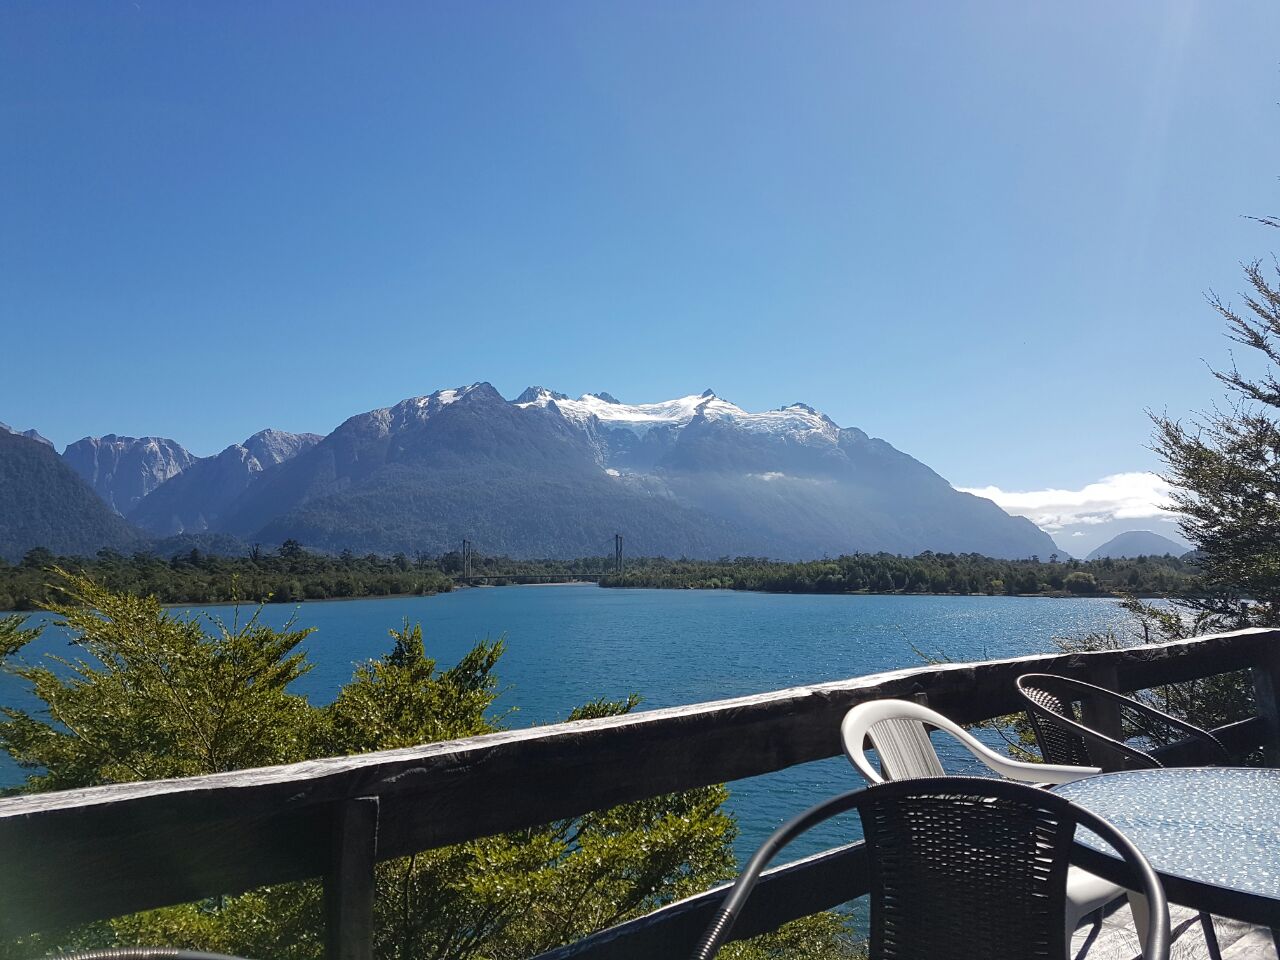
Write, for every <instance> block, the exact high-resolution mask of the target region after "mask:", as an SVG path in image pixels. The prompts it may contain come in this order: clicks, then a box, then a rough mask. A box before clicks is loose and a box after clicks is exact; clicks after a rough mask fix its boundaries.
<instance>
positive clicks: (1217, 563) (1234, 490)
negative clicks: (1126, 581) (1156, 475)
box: [1153, 221, 1280, 626]
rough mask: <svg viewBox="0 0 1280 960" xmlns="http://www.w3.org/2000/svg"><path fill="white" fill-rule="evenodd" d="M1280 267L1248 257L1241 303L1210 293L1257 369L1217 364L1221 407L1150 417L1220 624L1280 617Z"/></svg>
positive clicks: (1264, 622) (1207, 602) (1204, 605)
mask: <svg viewBox="0 0 1280 960" xmlns="http://www.w3.org/2000/svg"><path fill="white" fill-rule="evenodd" d="M1264 222H1267V223H1268V224H1269V225H1270V226H1280V223H1276V222H1274V221H1264ZM1275 273H1276V270H1275V268H1274V267H1273V268H1272V269H1271V270H1267V269H1264V268H1263V266H1262V263H1261V262H1259V261H1255V262H1254V263H1251V264H1249V265H1248V266H1246V268H1245V276H1246V278H1247V280H1248V283H1249V288H1250V289H1249V292H1248V293H1247V294H1246V295H1245V296H1244V307H1243V308H1240V309H1237V308H1235V307H1233V306H1231V305H1230V304H1228V303H1226V302H1224V301H1223V300H1221V299H1220V298H1217V297H1213V298H1211V301H1210V302H1211V304H1212V306H1213V308H1214V310H1215V311H1216V312H1217V314H1218V315H1219V316H1220V317H1221V318H1222V319H1224V320H1225V321H1226V323H1227V333H1228V336H1229V337H1230V339H1232V340H1233V341H1235V342H1236V343H1238V344H1241V345H1243V346H1245V347H1248V348H1249V350H1250V351H1252V353H1251V354H1250V355H1249V360H1250V361H1255V362H1259V361H1260V363H1258V366H1260V367H1261V368H1262V370H1261V372H1246V370H1249V369H1255V368H1254V367H1253V364H1252V363H1250V364H1247V365H1246V366H1245V367H1242V366H1241V365H1239V364H1237V363H1235V362H1233V363H1232V365H1231V367H1230V369H1228V370H1218V371H1215V372H1214V376H1216V377H1217V378H1218V380H1219V381H1220V382H1221V383H1222V384H1223V385H1224V386H1225V387H1226V388H1227V394H1228V396H1227V402H1226V404H1225V405H1224V406H1222V407H1219V408H1215V409H1214V410H1212V411H1210V412H1208V413H1203V414H1201V415H1199V416H1197V417H1195V418H1194V419H1193V420H1192V421H1191V422H1189V423H1188V424H1183V423H1182V422H1180V421H1178V420H1174V419H1171V418H1169V417H1166V416H1154V417H1153V419H1154V421H1155V425H1156V439H1155V449H1156V450H1157V452H1159V454H1160V455H1161V456H1162V457H1163V459H1164V461H1165V464H1166V478H1167V479H1168V480H1169V482H1170V483H1171V484H1173V487H1174V491H1173V495H1172V498H1173V502H1174V505H1175V507H1176V508H1177V510H1178V512H1179V513H1180V514H1181V523H1180V525H1181V528H1182V533H1183V535H1184V536H1185V537H1187V539H1188V540H1190V541H1191V543H1192V544H1193V545H1194V546H1195V547H1196V549H1197V551H1199V563H1200V566H1201V568H1202V570H1203V579H1204V582H1205V584H1206V586H1207V587H1208V588H1209V589H1210V591H1211V595H1210V596H1209V597H1207V598H1205V599H1204V600H1202V601H1200V602H1199V603H1197V604H1196V607H1197V608H1198V609H1202V610H1208V611H1210V612H1211V613H1213V614H1214V615H1215V616H1216V618H1217V621H1218V623H1220V624H1221V625H1224V626H1225V625H1239V626H1247V625H1254V626H1276V625H1278V624H1280V381H1277V379H1276V364H1277V363H1280V286H1278V285H1277V284H1276V282H1275V281H1274V280H1273V279H1271V278H1270V276H1269V275H1270V274H1275ZM1243 598H1248V599H1243Z"/></svg>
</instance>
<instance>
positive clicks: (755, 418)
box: [515, 387, 840, 444]
mask: <svg viewBox="0 0 1280 960" xmlns="http://www.w3.org/2000/svg"><path fill="white" fill-rule="evenodd" d="M515 402H516V405H517V406H519V407H522V408H528V407H543V408H546V409H551V410H555V411H558V412H559V413H560V414H561V416H563V417H564V418H565V419H566V420H568V421H570V422H571V423H574V424H576V425H577V426H580V427H583V428H587V429H592V428H600V429H605V430H626V431H628V432H630V433H632V434H634V435H635V436H637V437H644V436H645V435H646V434H647V433H649V432H650V431H651V430H653V429H654V428H656V427H671V428H675V429H680V428H683V427H686V426H688V425H689V424H690V423H692V422H693V421H694V420H695V419H699V418H701V419H703V420H706V421H712V422H721V423H724V424H727V425H729V426H732V427H735V428H737V429H739V430H742V431H744V432H746V433H759V434H768V435H773V436H780V435H784V434H785V435H788V436H791V437H793V438H795V439H797V440H799V441H801V442H826V443H831V444H836V443H839V441H840V428H839V427H838V426H836V424H835V423H833V422H832V421H831V420H830V419H829V418H828V417H826V416H824V415H823V414H820V413H818V412H817V411H816V410H814V409H813V408H812V407H810V406H807V405H806V404H803V403H793V404H791V405H790V406H787V407H779V408H778V409H777V410H767V411H764V412H762V413H749V412H747V411H746V410H743V409H742V408H741V407H739V406H738V405H737V404H734V403H730V402H729V401H728V400H723V399H721V398H720V397H718V396H716V394H715V393H714V392H713V391H711V390H706V391H703V392H702V393H700V394H690V395H689V396H687V397H678V398H676V399H675V400H664V401H661V402H659V403H634V404H632V403H620V402H618V401H617V400H615V399H613V397H611V396H609V395H608V394H592V393H587V394H583V395H582V396H581V397H579V398H578V399H577V400H571V399H569V398H568V397H566V396H565V395H564V394H558V393H554V392H553V391H550V390H547V389H545V388H544V387H530V388H529V389H528V390H526V391H525V392H524V393H522V394H521V395H520V397H519V398H517V400H516V401H515Z"/></svg>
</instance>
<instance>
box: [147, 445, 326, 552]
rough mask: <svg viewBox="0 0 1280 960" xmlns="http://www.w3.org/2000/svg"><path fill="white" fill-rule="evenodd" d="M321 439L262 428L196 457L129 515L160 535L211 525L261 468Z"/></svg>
mask: <svg viewBox="0 0 1280 960" xmlns="http://www.w3.org/2000/svg"><path fill="white" fill-rule="evenodd" d="M322 439H323V438H322V437H320V436H318V435H317V434H314V433H285V432H284V431H282V430H262V431H260V432H259V433H255V434H254V435H253V436H252V437H250V438H249V439H248V440H246V441H245V442H244V443H233V444H232V445H231V446H229V447H227V449H225V450H223V451H222V452H221V453H219V454H217V455H216V456H212V457H204V458H202V459H199V460H196V461H195V462H194V463H192V464H191V465H190V466H188V467H187V468H186V469H185V470H184V471H183V472H182V473H181V474H180V475H178V476H175V477H173V478H172V479H171V480H169V481H168V482H166V483H165V484H164V485H162V486H160V487H159V488H157V489H156V490H155V491H154V492H152V493H151V494H150V495H148V496H147V497H145V498H144V499H143V500H141V501H140V502H139V503H138V504H137V505H136V506H135V507H134V509H133V510H131V511H130V513H129V519H130V520H131V521H132V522H133V523H135V524H137V525H138V526H139V527H141V528H142V529H144V530H146V531H147V532H148V533H153V534H156V535H158V536H171V535H173V534H179V533H202V532H204V531H206V530H211V529H215V528H216V526H217V523H218V520H219V518H220V517H221V516H222V514H223V513H224V512H225V511H226V509H227V507H228V506H229V505H230V504H232V503H234V502H235V501H236V500H237V499H238V498H239V497H240V496H241V494H243V493H244V492H245V491H246V490H247V489H248V488H249V486H250V485H251V484H252V483H253V482H254V481H255V480H257V479H258V478H259V477H260V476H261V475H262V474H263V473H265V472H267V471H269V470H272V469H274V468H276V467H278V466H279V465H280V464H282V463H285V462H286V461H288V460H291V459H292V458H293V457H296V456H297V455H298V454H299V453H301V452H302V451H304V450H308V449H310V448H311V447H313V446H315V445H316V444H317V443H319V442H320V440H322Z"/></svg>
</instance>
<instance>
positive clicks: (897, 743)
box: [840, 700, 1146, 942]
mask: <svg viewBox="0 0 1280 960" xmlns="http://www.w3.org/2000/svg"><path fill="white" fill-rule="evenodd" d="M925 724H928V725H929V726H931V727H936V728H937V729H939V730H943V731H945V732H946V733H949V734H950V735H951V736H952V737H954V738H955V739H956V740H958V741H959V742H960V745H961V746H963V747H964V748H965V749H966V750H968V751H969V752H970V753H971V754H973V756H974V757H976V758H977V759H978V760H980V761H981V762H982V763H983V764H984V765H985V766H986V767H988V768H989V769H990V770H992V771H993V772H995V773H998V774H999V775H1000V776H1002V777H1005V778H1006V779H1009V780H1019V781H1022V782H1023V783H1070V782H1071V781H1072V780H1079V779H1080V778H1081V777H1089V776H1093V775H1094V774H1096V773H1101V772H1102V771H1101V770H1100V769H1099V768H1098V767H1068V766H1060V765H1057V764H1051V763H1024V762H1022V761H1020V760H1011V759H1009V758H1008V757H1005V756H1001V755H1000V754H998V753H996V752H995V751H994V750H992V749H990V748H989V747H988V746H987V745H986V744H984V743H982V742H981V741H979V740H978V739H977V738H976V737H975V736H974V735H973V734H971V733H970V732H969V731H968V730H965V729H964V728H963V727H961V726H960V725H959V724H957V723H954V722H953V721H951V720H948V719H947V718H946V717H944V716H943V715H942V714H940V713H938V712H937V711H936V710H930V709H929V708H928V707H926V706H922V705H921V704H918V703H912V702H911V701H910V700H870V701H868V702H867V703H860V704H858V705H857V706H856V707H854V708H853V709H852V710H850V711H849V712H848V713H846V714H845V716H844V720H843V721H841V723H840V738H841V741H842V742H843V745H844V752H845V756H847V757H848V758H849V762H850V763H852V764H853V765H854V767H856V768H857V770H858V772H859V773H860V774H862V776H863V778H864V779H866V781H867V782H868V783H884V782H885V781H886V780H914V779H917V778H919V777H941V776H945V775H946V771H945V770H943V768H942V763H941V762H940V761H939V760H938V754H937V752H936V751H935V750H934V749H933V743H932V742H931V741H930V740H929V732H928V730H926V729H925ZM864 740H870V741H871V746H872V747H873V748H875V751H876V754H877V755H878V756H879V758H880V764H881V767H882V769H883V773H882V772H881V771H880V770H877V769H876V768H875V766H874V765H872V763H871V761H870V760H868V759H867V755H866V753H864V752H863V749H862V745H863V742H864ZM1126 894H1127V895H1128V896H1129V901H1130V906H1131V907H1132V909H1133V912H1134V917H1135V918H1138V917H1139V916H1140V915H1141V916H1143V917H1145V916H1146V910H1145V908H1146V904H1145V901H1144V900H1143V898H1142V897H1141V896H1140V895H1139V894H1136V893H1132V892H1130V891H1128V890H1125V889H1124V887H1120V886H1117V885H1116V884H1114V883H1111V882H1110V881H1107V880H1103V879H1102V878H1101V877H1099V876H1097V875H1095V874H1092V873H1089V872H1088V871H1087V870H1082V869H1080V868H1079V867H1072V868H1071V870H1070V871H1069V872H1068V873H1067V916H1066V921H1067V931H1066V932H1067V940H1068V942H1070V940H1071V935H1072V933H1074V932H1075V929H1076V927H1078V926H1079V925H1080V921H1081V920H1083V919H1084V918H1085V917H1087V916H1088V915H1089V914H1091V913H1093V912H1094V911H1096V910H1098V909H1099V908H1100V907H1104V906H1106V905H1107V904H1108V903H1110V902H1111V901H1112V900H1115V899H1116V898H1117V897H1122V896H1125V895H1126Z"/></svg>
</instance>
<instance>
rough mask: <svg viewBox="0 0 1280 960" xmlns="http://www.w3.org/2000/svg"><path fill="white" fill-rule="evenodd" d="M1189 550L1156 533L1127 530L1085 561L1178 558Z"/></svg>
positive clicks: (1103, 545) (1095, 551)
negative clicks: (1167, 556) (1108, 558)
mask: <svg viewBox="0 0 1280 960" xmlns="http://www.w3.org/2000/svg"><path fill="white" fill-rule="evenodd" d="M1190 550H1191V548H1190V547H1188V546H1185V545H1183V544H1181V543H1178V542H1176V541H1174V540H1170V539H1169V538H1168V537H1162V536H1161V535H1160V534H1158V533H1152V532H1151V531H1150V530H1129V531H1128V532H1126V533H1121V534H1118V535H1117V536H1114V537H1112V538H1111V539H1110V540H1108V541H1107V542H1106V543H1104V544H1102V546H1100V547H1098V548H1097V549H1096V550H1094V551H1093V552H1092V553H1090V554H1089V556H1088V557H1086V558H1085V559H1087V560H1103V559H1105V558H1107V557H1110V558H1112V559H1113V560H1120V559H1131V558H1133V557H1163V556H1165V555H1166V554H1168V555H1170V556H1174V557H1180V556H1182V555H1183V554H1184V553H1188V552H1190Z"/></svg>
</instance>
